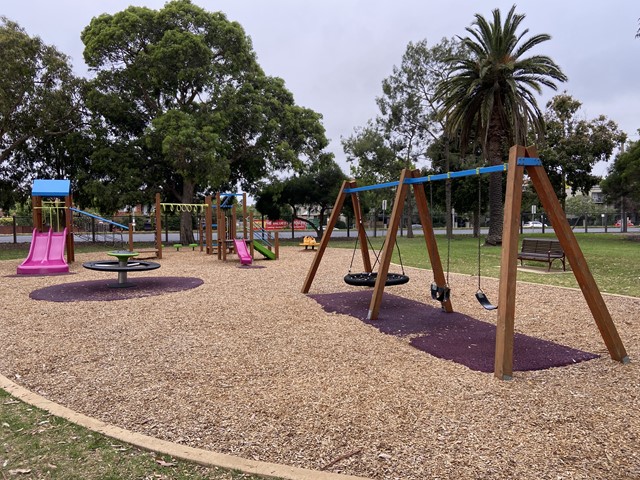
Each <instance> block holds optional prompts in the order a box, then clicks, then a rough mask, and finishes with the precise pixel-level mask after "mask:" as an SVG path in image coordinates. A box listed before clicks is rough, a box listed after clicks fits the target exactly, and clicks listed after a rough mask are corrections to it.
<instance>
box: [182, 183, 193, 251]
mask: <svg viewBox="0 0 640 480" xmlns="http://www.w3.org/2000/svg"><path fill="white" fill-rule="evenodd" d="M194 191H195V184H194V183H193V182H192V181H190V180H187V179H186V178H185V179H184V182H183V184H182V198H181V200H180V201H181V202H182V203H193V192H194ZM180 243H182V244H183V245H189V244H190V243H195V240H194V238H193V216H192V213H191V212H181V213H180Z"/></svg>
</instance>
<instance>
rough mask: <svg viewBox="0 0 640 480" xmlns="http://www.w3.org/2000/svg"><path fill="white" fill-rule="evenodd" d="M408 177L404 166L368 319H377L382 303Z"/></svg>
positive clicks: (409, 174)
mask: <svg viewBox="0 0 640 480" xmlns="http://www.w3.org/2000/svg"><path fill="white" fill-rule="evenodd" d="M410 177H411V173H410V172H409V170H408V169H406V168H405V169H403V170H402V173H401V174H400V183H399V184H398V189H397V190H396V198H395V200H394V202H393V210H391V216H390V217H389V225H388V227H387V237H386V239H385V241H384V248H383V249H382V253H381V254H380V266H379V267H378V276H377V277H376V284H375V286H374V287H373V296H372V297H371V303H370V304H369V313H368V314H367V319H368V320H377V319H378V314H379V313H380V304H381V303H382V295H383V294H384V287H385V284H386V282H387V273H389V264H390V263H391V255H393V249H394V248H395V244H396V237H397V235H398V227H399V226H400V219H401V216H402V208H403V207H404V201H405V198H406V197H407V191H408V190H409V185H408V184H405V183H404V179H405V178H410Z"/></svg>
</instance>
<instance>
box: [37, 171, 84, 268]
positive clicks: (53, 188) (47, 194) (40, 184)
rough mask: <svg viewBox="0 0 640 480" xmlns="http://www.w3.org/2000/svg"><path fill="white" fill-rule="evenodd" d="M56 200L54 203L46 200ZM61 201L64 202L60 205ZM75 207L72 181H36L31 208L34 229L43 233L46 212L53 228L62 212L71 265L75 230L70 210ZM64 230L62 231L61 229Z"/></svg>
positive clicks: (73, 256) (68, 258)
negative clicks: (56, 217)
mask: <svg viewBox="0 0 640 480" xmlns="http://www.w3.org/2000/svg"><path fill="white" fill-rule="evenodd" d="M45 198H47V199H51V198H53V199H55V200H53V202H51V201H47V200H44V199H45ZM59 199H62V202H61V203H59ZM72 205H73V200H72V197H71V181H70V180H34V181H33V186H32V188H31V207H32V215H33V227H34V229H35V230H37V231H38V232H42V231H43V226H44V223H45V220H46V218H45V215H44V212H45V210H48V211H49V213H50V215H49V216H50V218H49V224H50V226H51V227H53V225H52V224H53V223H54V222H53V221H52V219H53V218H54V215H55V216H57V215H58V214H59V213H60V212H62V213H63V215H64V228H65V229H66V243H65V245H66V250H67V262H69V263H71V262H73V261H74V260H75V249H74V245H73V228H72V223H71V213H70V209H71V207H72ZM60 230H62V229H60Z"/></svg>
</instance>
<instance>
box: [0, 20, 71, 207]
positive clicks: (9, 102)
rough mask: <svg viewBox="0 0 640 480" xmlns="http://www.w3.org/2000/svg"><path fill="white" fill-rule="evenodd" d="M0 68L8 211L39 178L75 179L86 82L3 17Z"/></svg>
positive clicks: (1, 173)
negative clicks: (0, 73)
mask: <svg viewBox="0 0 640 480" xmlns="http://www.w3.org/2000/svg"><path fill="white" fill-rule="evenodd" d="M0 64H1V65H2V75H0V188H1V189H2V195H0V197H1V198H2V200H3V203H5V205H4V206H5V207H6V206H7V204H11V203H13V201H15V200H20V199H21V197H24V196H25V195H26V194H27V191H28V187H30V185H31V182H32V180H33V179H34V178H35V177H36V176H44V177H49V178H62V177H65V176H68V175H72V174H73V173H74V165H76V161H77V159H76V158H75V155H76V154H77V153H78V151H79V150H81V148H78V147H81V146H80V145H79V144H78V136H77V133H76V131H77V130H78V129H79V128H80V127H81V125H82V122H83V116H82V102H81V97H80V91H81V86H82V82H81V80H79V79H78V78H76V77H75V76H74V75H73V73H72V70H71V66H70V63H69V59H68V57H67V56H66V55H64V54H62V53H61V52H59V51H58V50H57V49H56V48H55V47H53V46H50V45H46V44H45V43H44V42H43V41H42V40H41V39H40V38H38V37H30V36H29V35H28V34H27V33H26V32H25V31H24V30H23V29H22V28H21V27H20V26H19V25H18V24H16V23H14V22H12V21H10V20H8V19H7V18H5V17H0ZM16 193H19V194H21V195H16Z"/></svg>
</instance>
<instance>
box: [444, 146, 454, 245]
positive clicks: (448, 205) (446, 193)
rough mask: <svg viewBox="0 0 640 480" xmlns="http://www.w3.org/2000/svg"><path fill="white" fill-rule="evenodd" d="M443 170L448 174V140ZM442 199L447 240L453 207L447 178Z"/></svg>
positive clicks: (451, 224) (449, 165)
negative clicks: (443, 201)
mask: <svg viewBox="0 0 640 480" xmlns="http://www.w3.org/2000/svg"><path fill="white" fill-rule="evenodd" d="M444 169H445V171H447V172H449V171H450V170H451V164H450V161H449V138H448V137H447V138H445V142H444ZM444 197H445V210H446V212H447V216H446V223H445V225H446V230H447V238H451V237H452V235H453V222H452V220H453V207H452V206H451V179H450V178H447V179H446V180H445V181H444Z"/></svg>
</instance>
